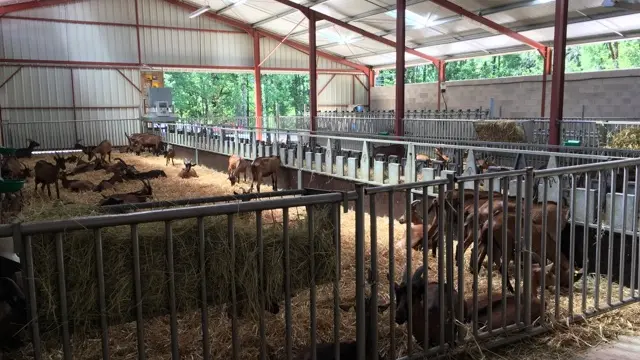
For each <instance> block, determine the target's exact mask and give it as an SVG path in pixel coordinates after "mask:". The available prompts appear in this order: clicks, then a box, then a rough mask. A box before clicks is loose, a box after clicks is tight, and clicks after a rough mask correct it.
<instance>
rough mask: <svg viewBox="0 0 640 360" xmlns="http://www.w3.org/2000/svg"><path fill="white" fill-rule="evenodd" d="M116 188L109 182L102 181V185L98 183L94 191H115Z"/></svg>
mask: <svg viewBox="0 0 640 360" xmlns="http://www.w3.org/2000/svg"><path fill="white" fill-rule="evenodd" d="M113 188H115V186H114V185H113V184H112V183H110V182H109V180H102V181H100V183H98V185H96V186H94V187H93V189H92V190H93V191H95V192H101V191H104V190H109V189H113Z"/></svg>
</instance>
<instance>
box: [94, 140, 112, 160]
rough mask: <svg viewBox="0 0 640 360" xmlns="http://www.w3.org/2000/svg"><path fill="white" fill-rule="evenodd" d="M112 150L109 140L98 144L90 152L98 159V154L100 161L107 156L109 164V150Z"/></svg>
mask: <svg viewBox="0 0 640 360" xmlns="http://www.w3.org/2000/svg"><path fill="white" fill-rule="evenodd" d="M112 149H113V147H112V146H111V142H110V141H109V140H102V142H100V144H98V146H96V147H95V148H93V150H92V151H91V152H92V153H93V155H95V156H96V157H98V154H100V159H102V161H104V159H105V158H106V157H107V155H108V156H109V162H111V150H112Z"/></svg>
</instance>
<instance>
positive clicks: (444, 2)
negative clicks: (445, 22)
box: [431, 0, 546, 56]
mask: <svg viewBox="0 0 640 360" xmlns="http://www.w3.org/2000/svg"><path fill="white" fill-rule="evenodd" d="M431 2H432V3H434V4H436V5H440V6H441V7H443V8H445V9H447V10H449V11H452V12H454V13H456V14H459V15H462V16H464V17H466V18H469V19H471V20H473V21H475V22H478V23H480V24H482V25H484V26H486V27H488V28H491V29H493V30H495V31H497V32H499V33H501V34H503V35H507V36H508V37H510V38H512V39H514V40H517V41H519V42H521V43H523V44H526V45H529V46H531V47H532V48H534V49H536V50H538V52H539V53H540V54H541V55H542V56H545V55H546V46H544V45H543V44H541V43H539V42H537V41H535V40H533V39H530V38H528V37H526V36H524V35H521V34H519V33H517V32H515V31H513V30H511V29H509V28H508V27H506V26H502V25H500V24H497V23H495V22H493V21H491V20H489V19H487V18H485V17H483V16H480V15H478V14H476V13H473V12H471V11H469V10H466V9H464V8H463V7H461V6H459V5H456V4H454V3H452V2H450V1H448V0H431Z"/></svg>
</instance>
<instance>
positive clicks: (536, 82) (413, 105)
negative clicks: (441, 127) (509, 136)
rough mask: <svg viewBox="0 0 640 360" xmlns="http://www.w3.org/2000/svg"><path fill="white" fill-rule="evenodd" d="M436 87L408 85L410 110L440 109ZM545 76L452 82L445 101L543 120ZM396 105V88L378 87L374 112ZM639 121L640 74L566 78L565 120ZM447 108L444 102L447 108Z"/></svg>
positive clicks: (606, 73) (449, 104)
mask: <svg viewBox="0 0 640 360" xmlns="http://www.w3.org/2000/svg"><path fill="white" fill-rule="evenodd" d="M436 90H437V85H436V84H435V83H425V84H407V85H406V86H405V109H406V110H422V109H436V108H437V97H436ZM541 95H542V76H522V77H509V78H500V79H488V80H467V81H448V82H447V92H446V94H445V99H446V102H447V107H448V108H449V109H464V110H466V109H477V108H480V107H482V108H484V109H487V108H489V102H490V99H491V98H493V99H494V103H495V112H496V114H495V115H497V116H498V115H499V116H501V117H504V118H509V117H512V118H516V117H538V116H540V115H541V114H540V110H541V108H540V105H541ZM550 99H551V76H549V77H548V82H547V100H546V114H545V116H548V115H549V106H550V101H551V100H550ZM394 107H395V86H382V87H374V88H373V89H372V91H371V109H373V110H390V109H393V108H394ZM583 107H584V116H585V117H640V70H639V69H634V70H614V71H602V72H590V73H577V74H567V75H566V76H565V93H564V116H565V117H580V116H582V115H583ZM442 108H443V109H444V103H443V105H442Z"/></svg>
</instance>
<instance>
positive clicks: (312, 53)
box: [309, 11, 318, 133]
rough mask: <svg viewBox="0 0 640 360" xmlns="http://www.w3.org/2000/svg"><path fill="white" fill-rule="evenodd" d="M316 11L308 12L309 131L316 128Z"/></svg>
mask: <svg viewBox="0 0 640 360" xmlns="http://www.w3.org/2000/svg"><path fill="white" fill-rule="evenodd" d="M316 56H317V55H316V13H315V11H311V12H309V117H310V120H311V127H310V129H311V132H312V133H313V132H314V131H317V130H318V123H317V121H318V120H317V119H316V117H317V116H318V71H317V70H318V69H317V64H316Z"/></svg>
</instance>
